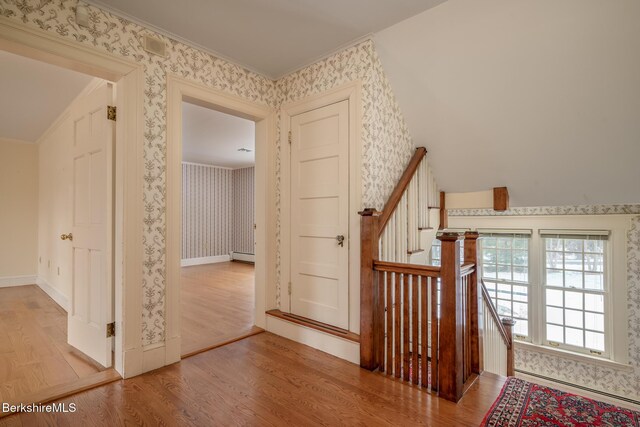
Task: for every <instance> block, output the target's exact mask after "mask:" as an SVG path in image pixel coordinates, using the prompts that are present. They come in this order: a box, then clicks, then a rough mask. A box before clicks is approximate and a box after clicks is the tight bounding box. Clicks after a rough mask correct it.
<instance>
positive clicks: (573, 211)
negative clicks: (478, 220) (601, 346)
mask: <svg viewBox="0 0 640 427" xmlns="http://www.w3.org/2000/svg"><path fill="white" fill-rule="evenodd" d="M448 213H449V216H450V217H451V216H490V215H493V216H499V215H500V216H510V215H516V216H531V215H614V214H638V215H639V216H636V217H633V218H632V220H631V227H630V229H629V231H628V232H627V308H628V316H629V317H628V339H629V365H630V366H631V368H633V369H632V370H628V369H616V368H614V367H604V366H602V365H598V364H594V363H586V362H577V361H575V360H572V359H567V358H563V357H560V356H555V355H550V354H546V353H541V352H537V351H530V350H523V349H518V350H517V351H516V354H515V365H516V369H520V370H523V371H527V372H532V373H536V374H540V375H544V376H547V377H551V378H556V379H559V380H562V381H566V382H569V383H574V384H579V385H582V386H586V387H589V388H594V389H598V390H602V391H605V392H608V393H612V394H615V395H618V396H623V397H628V398H631V399H634V400H640V204H639V205H597V206H562V207H535V208H514V209H510V210H508V211H504V212H495V211H493V210H491V209H452V210H449V211H448Z"/></svg>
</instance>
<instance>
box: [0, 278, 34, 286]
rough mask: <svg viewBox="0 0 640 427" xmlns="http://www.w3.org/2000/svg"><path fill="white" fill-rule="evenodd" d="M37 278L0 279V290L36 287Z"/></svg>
mask: <svg viewBox="0 0 640 427" xmlns="http://www.w3.org/2000/svg"><path fill="white" fill-rule="evenodd" d="M37 279H38V276H6V277H0V288H11V287H14V286H26V285H36V284H37V283H36V280H37Z"/></svg>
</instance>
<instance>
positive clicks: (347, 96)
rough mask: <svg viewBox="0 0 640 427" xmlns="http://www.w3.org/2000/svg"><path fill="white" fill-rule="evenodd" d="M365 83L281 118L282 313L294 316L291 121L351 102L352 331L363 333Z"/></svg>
mask: <svg viewBox="0 0 640 427" xmlns="http://www.w3.org/2000/svg"><path fill="white" fill-rule="evenodd" d="M361 91H362V83H361V82H360V81H359V80H354V81H352V82H349V83H347V84H345V85H342V86H339V87H337V88H335V89H331V90H329V91H326V92H322V93H320V94H317V95H312V96H310V97H307V98H304V99H302V100H300V101H296V102H292V103H288V104H285V105H283V106H282V109H281V112H280V117H281V124H280V129H281V133H280V173H281V175H280V183H281V187H280V202H281V209H280V224H282V226H281V228H280V233H281V239H280V242H281V246H280V251H281V257H280V259H281V265H280V277H281V282H280V286H281V289H282V290H281V298H280V309H281V310H282V311H284V312H287V313H290V312H291V306H290V303H291V300H290V298H289V295H288V292H287V291H286V290H287V287H288V283H289V282H290V281H291V228H290V227H289V225H288V224H291V147H290V146H289V141H288V137H289V130H290V129H289V128H290V125H291V117H292V116H295V115H298V114H301V113H305V112H307V111H311V110H315V109H317V108H320V107H325V106H327V105H330V104H335V103H336V102H340V101H344V100H348V101H349V331H351V332H354V333H356V334H358V333H360V215H359V214H358V211H359V210H360V209H362V154H361V153H362V139H361V129H362V105H361Z"/></svg>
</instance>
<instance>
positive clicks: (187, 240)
mask: <svg viewBox="0 0 640 427" xmlns="http://www.w3.org/2000/svg"><path fill="white" fill-rule="evenodd" d="M232 185H233V171H232V170H231V169H226V168H217V167H214V166H207V165H198V164H193V163H183V164H182V259H190V258H204V257H211V256H219V255H229V252H231V248H232V245H231V242H232V232H231V231H232V230H231V227H230V224H231V222H232V213H233V187H232Z"/></svg>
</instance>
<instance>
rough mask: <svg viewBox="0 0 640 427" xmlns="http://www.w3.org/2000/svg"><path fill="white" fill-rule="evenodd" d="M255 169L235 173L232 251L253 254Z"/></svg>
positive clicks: (239, 170) (235, 171)
mask: <svg viewBox="0 0 640 427" xmlns="http://www.w3.org/2000/svg"><path fill="white" fill-rule="evenodd" d="M254 188H255V167H250V168H242V169H234V171H233V215H232V218H233V230H232V232H233V236H232V250H233V251H234V252H243V253H247V254H253V253H254V251H255V237H254V230H253V225H254V223H255V209H254V199H255V198H254Z"/></svg>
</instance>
